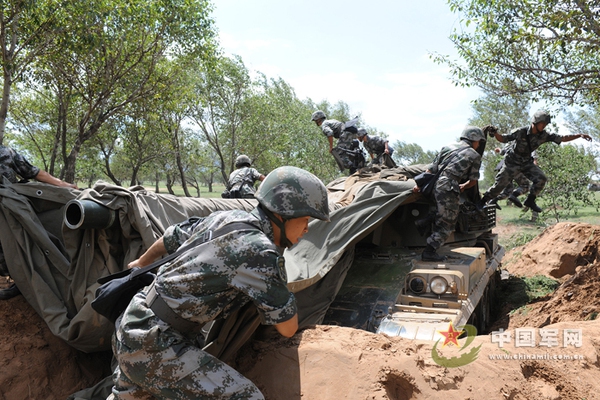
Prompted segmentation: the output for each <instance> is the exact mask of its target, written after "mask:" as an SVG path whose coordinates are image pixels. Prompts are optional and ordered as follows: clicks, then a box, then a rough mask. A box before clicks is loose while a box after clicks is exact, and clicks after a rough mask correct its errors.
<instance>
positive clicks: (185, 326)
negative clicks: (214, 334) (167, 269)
mask: <svg viewBox="0 0 600 400" xmlns="http://www.w3.org/2000/svg"><path fill="white" fill-rule="evenodd" d="M146 304H147V305H148V307H150V309H151V310H152V312H154V315H156V316H157V317H158V318H160V319H162V320H163V321H164V322H166V323H167V324H169V325H171V327H172V328H174V329H175V330H177V331H179V332H181V333H182V334H184V335H187V334H189V333H198V332H200V328H201V325H200V324H197V323H196V322H192V321H188V320H187V319H185V318H182V317H180V316H179V315H177V313H176V312H175V311H173V309H172V308H171V307H169V305H168V304H167V303H166V302H165V300H164V299H163V298H162V297H160V294H158V292H157V291H156V289H155V288H154V284H152V286H150V291H148V294H147V295H146Z"/></svg>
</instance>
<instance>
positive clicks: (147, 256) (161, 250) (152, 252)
mask: <svg viewBox="0 0 600 400" xmlns="http://www.w3.org/2000/svg"><path fill="white" fill-rule="evenodd" d="M165 254H167V248H166V247H165V241H164V239H163V237H160V238H159V239H158V240H157V241H156V242H154V243H153V244H152V246H150V248H149V249H148V250H146V252H145V253H144V254H142V255H141V257H140V258H138V259H137V260H133V261H132V262H130V263H129V264H127V268H134V267H139V268H141V267H145V266H146V265H150V263H152V262H153V261H154V260H156V259H157V258H159V257H162V256H164V255H165Z"/></svg>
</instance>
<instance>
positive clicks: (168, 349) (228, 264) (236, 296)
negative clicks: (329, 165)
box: [112, 167, 329, 400]
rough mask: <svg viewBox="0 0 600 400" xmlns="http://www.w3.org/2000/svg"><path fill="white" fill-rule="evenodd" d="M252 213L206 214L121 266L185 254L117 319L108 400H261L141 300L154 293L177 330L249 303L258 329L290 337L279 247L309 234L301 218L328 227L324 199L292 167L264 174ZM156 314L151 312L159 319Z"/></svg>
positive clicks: (290, 306)
mask: <svg viewBox="0 0 600 400" xmlns="http://www.w3.org/2000/svg"><path fill="white" fill-rule="evenodd" d="M256 199H257V200H258V203H259V206H258V207H257V208H256V209H254V210H253V211H251V212H246V211H241V210H233V211H219V212H214V213H212V214H211V215H210V216H208V217H206V218H205V219H203V220H201V221H199V222H197V223H195V224H193V225H192V227H191V228H190V226H189V224H187V225H186V224H185V223H184V224H178V225H174V226H171V227H169V228H168V229H167V230H166V231H165V234H164V236H163V237H162V238H160V239H159V240H158V241H157V242H155V243H154V244H153V245H152V246H151V247H150V248H149V249H148V250H147V251H146V252H145V253H144V254H143V255H142V256H141V257H140V258H139V259H138V260H136V261H133V262H132V263H130V265H129V267H141V266H145V265H148V264H149V263H150V262H152V261H153V260H154V259H156V258H158V257H160V256H162V255H164V254H166V253H167V252H168V253H172V252H174V251H175V250H177V249H178V248H179V247H184V248H185V246H186V245H187V246H188V247H189V249H187V250H186V251H184V252H183V253H182V255H181V256H179V257H177V258H176V259H175V260H174V261H172V262H171V263H167V264H165V265H163V266H161V267H160V268H159V270H158V273H157V278H156V281H155V283H154V284H153V285H152V286H150V287H147V288H145V289H144V290H142V291H141V292H140V293H138V294H136V295H135V297H134V298H133V299H132V300H131V302H130V304H129V306H128V307H127V309H126V310H125V311H124V313H123V314H122V315H121V317H120V318H119V319H118V320H117V323H116V325H117V327H116V332H115V336H114V337H113V352H114V354H115V357H116V359H117V361H118V367H117V368H116V370H115V373H114V375H113V378H114V387H113V390H112V392H113V394H112V396H114V398H116V399H154V398H160V399H182V400H183V399H263V396H262V394H261V393H260V391H259V390H258V388H257V387H256V386H255V385H254V384H253V383H252V382H251V381H250V380H248V379H246V378H245V377H244V376H242V375H241V374H240V373H238V372H237V371H235V370H234V369H233V368H231V367H230V366H228V365H227V364H225V363H223V362H222V361H220V360H219V359H217V358H215V357H213V356H212V355H210V354H208V353H206V352H205V351H203V350H202V349H201V348H200V347H198V345H197V343H196V342H195V341H194V340H193V339H190V338H189V337H188V336H187V335H186V333H187V332H185V331H181V330H179V329H177V328H174V326H173V325H176V324H173V323H172V324H171V325H170V324H169V322H167V321H165V320H163V319H161V318H159V317H158V316H157V315H156V314H157V313H155V311H154V308H153V306H152V305H151V306H148V304H147V300H146V299H147V296H148V297H149V296H150V295H149V294H154V293H152V292H153V291H154V292H155V293H158V296H159V297H160V298H161V299H162V300H164V302H165V303H167V305H168V308H169V309H170V310H171V311H173V312H174V313H175V314H176V315H177V316H178V318H181V319H183V320H185V321H186V323H195V324H196V326H202V325H204V324H206V323H208V322H210V321H212V320H214V319H216V318H218V317H227V315H229V314H230V313H231V312H232V311H234V310H235V309H238V308H240V307H242V306H243V305H245V304H247V303H249V302H253V303H254V304H255V305H256V307H257V309H258V312H259V314H260V317H261V320H262V323H263V324H266V325H274V326H275V328H276V330H277V331H278V332H279V333H280V334H282V335H283V336H286V337H291V336H293V335H294V333H295V332H296V330H297V329H298V314H297V308H296V302H295V299H294V295H293V294H292V293H290V292H289V290H288V289H287V286H286V284H287V280H286V274H285V268H284V267H283V264H282V263H281V261H282V260H283V259H282V258H281V252H282V248H283V247H290V246H292V245H293V244H295V243H297V242H298V240H300V238H301V237H302V235H303V234H304V233H306V232H307V231H308V220H309V218H311V217H313V218H318V219H321V220H327V221H328V220H329V209H328V203H327V191H326V189H325V186H324V185H323V183H322V182H321V181H320V180H319V179H318V178H317V177H315V176H314V175H312V174H310V173H309V172H306V171H304V170H302V169H299V168H295V167H280V168H277V169H275V170H274V171H273V172H271V173H270V174H269V175H268V176H267V177H266V178H265V180H264V182H263V183H262V184H261V185H260V187H259V188H258V191H257V192H256ZM236 222H237V223H239V222H243V223H246V224H250V225H251V228H249V230H244V231H239V230H237V231H232V232H230V233H227V234H224V235H222V236H218V237H216V238H214V239H212V240H210V241H208V242H206V243H204V244H202V245H199V246H189V243H190V242H192V241H193V240H194V239H195V238H197V237H200V236H202V235H205V234H206V233H207V232H209V231H214V230H216V229H219V228H221V227H223V226H226V225H227V224H231V223H236ZM158 314H160V313H158Z"/></svg>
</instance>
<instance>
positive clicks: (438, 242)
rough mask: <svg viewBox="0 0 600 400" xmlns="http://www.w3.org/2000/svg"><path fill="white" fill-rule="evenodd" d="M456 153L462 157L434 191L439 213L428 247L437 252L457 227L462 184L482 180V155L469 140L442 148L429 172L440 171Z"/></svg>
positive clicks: (459, 157) (454, 160) (438, 182)
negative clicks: (480, 169)
mask: <svg viewBox="0 0 600 400" xmlns="http://www.w3.org/2000/svg"><path fill="white" fill-rule="evenodd" d="M455 150H457V151H458V152H459V153H458V155H456V156H454V158H453V159H452V161H451V162H450V164H448V166H447V167H446V168H445V169H444V170H443V171H442V173H441V174H440V177H439V178H438V180H437V182H436V184H435V188H434V189H433V195H434V197H435V202H436V204H437V212H436V214H435V223H434V225H433V232H432V233H431V235H430V236H429V237H428V238H427V244H428V245H430V246H431V247H433V248H434V249H435V250H437V249H439V248H440V247H442V245H443V244H444V242H445V241H446V239H448V236H450V234H451V233H452V232H454V229H455V227H456V220H457V219H458V211H459V203H458V202H459V198H460V188H459V186H458V185H459V183H461V182H463V181H466V180H471V179H476V180H477V179H479V167H480V166H481V155H480V154H479V153H478V152H477V151H475V150H474V149H473V148H472V147H471V145H470V144H469V142H466V141H460V142H458V143H453V144H451V145H448V146H445V147H444V148H442V150H441V151H440V153H439V154H438V155H437V157H436V158H435V160H434V161H433V164H432V165H431V166H430V167H429V170H430V171H431V172H434V173H435V172H437V168H438V165H439V164H441V163H443V162H444V160H446V158H447V157H452V156H453V155H454V153H452V152H453V151H455Z"/></svg>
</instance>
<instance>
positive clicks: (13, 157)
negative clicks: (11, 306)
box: [0, 145, 77, 300]
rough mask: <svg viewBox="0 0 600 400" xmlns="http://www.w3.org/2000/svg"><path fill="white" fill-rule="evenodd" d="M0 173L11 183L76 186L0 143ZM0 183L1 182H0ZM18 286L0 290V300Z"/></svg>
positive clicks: (0, 261)
mask: <svg viewBox="0 0 600 400" xmlns="http://www.w3.org/2000/svg"><path fill="white" fill-rule="evenodd" d="M0 175H2V176H3V177H4V178H6V179H8V180H9V181H10V182H11V183H17V182H19V177H21V178H23V179H25V180H26V179H35V180H37V181H40V182H44V183H48V184H50V185H54V186H62V187H68V188H72V189H77V186H76V185H74V184H72V183H67V182H64V181H62V180H60V179H58V178H55V177H54V176H52V175H50V174H49V173H47V172H46V171H44V170H41V169H39V168H38V167H35V166H33V165H31V164H30V163H29V161H27V159H25V157H23V156H22V155H20V154H19V153H17V152H16V151H15V150H13V149H11V148H10V147H6V146H2V145H0ZM0 183H2V182H0ZM0 275H1V276H8V275H9V273H8V268H7V266H6V261H5V259H4V254H3V252H2V248H1V247H0ZM19 293H21V292H20V291H19V288H17V286H16V285H15V284H12V285H11V286H10V287H8V288H6V289H1V290H0V300H6V299H10V298H12V297H15V296H17V295H18V294H19Z"/></svg>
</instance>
